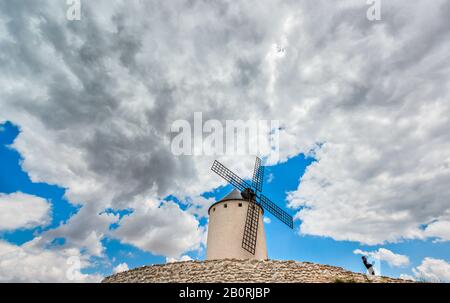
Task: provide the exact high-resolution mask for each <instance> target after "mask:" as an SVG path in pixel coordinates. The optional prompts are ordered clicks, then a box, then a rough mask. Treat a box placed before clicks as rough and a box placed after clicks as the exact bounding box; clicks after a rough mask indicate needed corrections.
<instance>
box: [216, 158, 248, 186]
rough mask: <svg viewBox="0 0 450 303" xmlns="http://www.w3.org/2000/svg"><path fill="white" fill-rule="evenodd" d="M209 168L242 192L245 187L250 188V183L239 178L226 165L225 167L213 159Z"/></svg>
mask: <svg viewBox="0 0 450 303" xmlns="http://www.w3.org/2000/svg"><path fill="white" fill-rule="evenodd" d="M211 170H212V171H213V172H215V173H216V174H218V175H219V176H221V177H222V178H223V179H225V180H226V181H228V182H229V183H230V184H231V185H233V186H234V187H235V188H236V189H237V190H239V191H240V192H243V191H244V190H245V189H246V188H251V185H250V184H248V183H247V182H246V181H244V180H243V179H241V178H240V177H239V176H238V175H236V174H235V173H234V172H232V171H231V170H229V169H228V168H227V167H225V165H223V164H222V163H220V162H219V161H217V160H215V161H214V163H213V165H212V167H211Z"/></svg>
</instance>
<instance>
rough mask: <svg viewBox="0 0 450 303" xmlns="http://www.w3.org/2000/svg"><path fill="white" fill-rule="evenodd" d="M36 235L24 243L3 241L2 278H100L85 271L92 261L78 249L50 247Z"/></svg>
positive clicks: (0, 255)
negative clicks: (32, 239) (50, 248)
mask: <svg viewBox="0 0 450 303" xmlns="http://www.w3.org/2000/svg"><path fill="white" fill-rule="evenodd" d="M38 240H39V239H36V240H34V241H32V242H28V243H26V244H24V245H22V246H16V245H12V244H9V243H7V242H4V241H0V282H55V283H61V282H99V281H101V279H102V277H101V276H99V275H86V274H82V273H81V271H80V270H82V269H84V268H86V267H88V266H89V262H88V261H87V260H86V258H85V257H84V256H82V255H81V253H80V251H79V250H77V249H67V250H48V249H44V248H42V247H41V246H40V245H39V244H38V242H39V241H38Z"/></svg>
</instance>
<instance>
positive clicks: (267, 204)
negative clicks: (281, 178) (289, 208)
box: [257, 194, 294, 229]
mask: <svg viewBox="0 0 450 303" xmlns="http://www.w3.org/2000/svg"><path fill="white" fill-rule="evenodd" d="M257 199H258V201H257V203H258V204H259V205H261V207H262V208H263V209H265V210H267V211H268V212H270V213H271V214H272V215H274V216H275V217H277V218H278V219H279V220H280V221H281V222H283V223H284V224H286V225H287V226H289V227H290V228H291V229H294V220H293V218H292V216H291V215H289V214H288V213H287V212H285V211H284V210H283V209H281V207H279V206H278V205H276V204H275V203H273V202H272V201H271V200H270V199H269V198H267V197H266V196H264V195H263V194H260V195H258V196H257Z"/></svg>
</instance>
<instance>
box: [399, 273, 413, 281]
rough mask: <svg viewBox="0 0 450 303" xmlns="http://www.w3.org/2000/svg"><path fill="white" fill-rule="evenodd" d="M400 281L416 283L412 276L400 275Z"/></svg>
mask: <svg viewBox="0 0 450 303" xmlns="http://www.w3.org/2000/svg"><path fill="white" fill-rule="evenodd" d="M400 279H403V280H409V281H416V278H414V277H413V276H411V275H408V274H401V275H400Z"/></svg>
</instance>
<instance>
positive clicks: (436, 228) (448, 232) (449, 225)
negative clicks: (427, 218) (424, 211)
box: [424, 215, 450, 242]
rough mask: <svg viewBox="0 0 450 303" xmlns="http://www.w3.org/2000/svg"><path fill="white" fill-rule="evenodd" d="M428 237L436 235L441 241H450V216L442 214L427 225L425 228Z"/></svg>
mask: <svg viewBox="0 0 450 303" xmlns="http://www.w3.org/2000/svg"><path fill="white" fill-rule="evenodd" d="M424 234H425V235H426V236H427V237H436V238H437V239H438V242H439V241H450V216H448V215H447V216H442V217H440V218H439V219H438V220H436V221H435V222H432V223H431V224H429V225H427V227H426V228H425V230H424Z"/></svg>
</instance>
